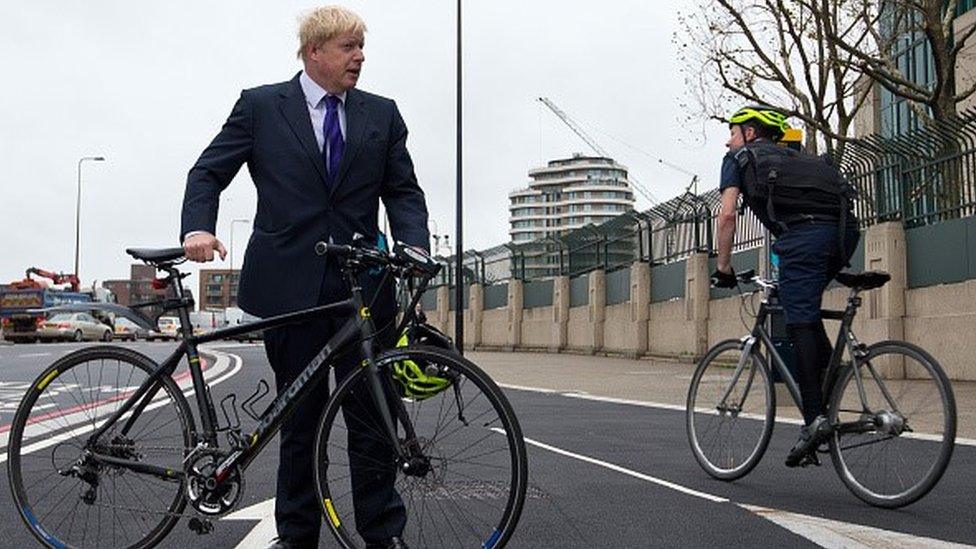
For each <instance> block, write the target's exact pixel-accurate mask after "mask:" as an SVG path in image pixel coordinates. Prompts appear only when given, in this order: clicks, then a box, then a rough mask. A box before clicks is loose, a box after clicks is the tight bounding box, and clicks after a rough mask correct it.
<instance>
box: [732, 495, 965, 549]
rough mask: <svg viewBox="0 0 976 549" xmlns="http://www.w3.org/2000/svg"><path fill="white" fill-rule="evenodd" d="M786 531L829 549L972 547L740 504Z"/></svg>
mask: <svg viewBox="0 0 976 549" xmlns="http://www.w3.org/2000/svg"><path fill="white" fill-rule="evenodd" d="M739 506H740V507H742V508H743V509H747V510H749V511H752V512H753V513H755V514H756V515H759V516H760V517H763V518H764V519H766V520H769V521H770V522H773V523H775V524H777V525H779V526H782V527H783V528H786V529H787V530H789V531H791V532H793V533H794V534H797V535H799V536H803V537H805V538H807V539H808V540H810V541H812V542H813V543H816V544H817V545H820V546H822V547H826V548H828V549H835V548H837V549H842V548H843V549H848V548H852V549H859V548H862V547H884V548H887V549H902V548H904V549H910V548H911V549H914V548H915V547H946V548H949V547H972V546H971V545H963V544H961V543H950V542H947V541H942V540H939V539H933V538H923V537H919V536H912V535H910V534H903V533H901V532H892V531H890V530H882V529H881V528H874V527H871V526H862V525H860V524H850V523H847V522H840V521H836V520H830V519H825V518H820V517H811V516H809V515H801V514H798V513H790V512H788V511H780V510H778V509H768V508H766V507H758V506H755V505H746V504H744V503H740V504H739Z"/></svg>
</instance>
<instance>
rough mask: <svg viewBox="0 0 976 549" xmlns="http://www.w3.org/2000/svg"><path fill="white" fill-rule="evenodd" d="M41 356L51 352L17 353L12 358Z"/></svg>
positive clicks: (48, 354)
mask: <svg viewBox="0 0 976 549" xmlns="http://www.w3.org/2000/svg"><path fill="white" fill-rule="evenodd" d="M41 356H51V353H27V354H24V355H17V356H16V357H14V358H37V357H41Z"/></svg>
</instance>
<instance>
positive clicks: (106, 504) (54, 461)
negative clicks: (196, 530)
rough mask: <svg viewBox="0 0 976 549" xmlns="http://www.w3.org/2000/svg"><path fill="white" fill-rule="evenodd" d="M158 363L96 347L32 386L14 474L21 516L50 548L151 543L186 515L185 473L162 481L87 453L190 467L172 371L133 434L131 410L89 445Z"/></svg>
mask: <svg viewBox="0 0 976 549" xmlns="http://www.w3.org/2000/svg"><path fill="white" fill-rule="evenodd" d="M156 367H157V366H156V364H155V362H153V361H152V360H151V359H150V358H148V357H146V356H145V355H142V354H140V353H137V352H134V351H132V350H130V349H123V348H119V347H106V346H99V347H90V348H87V349H82V350H80V351H77V352H74V353H71V354H69V355H67V356H65V357H63V358H61V359H60V360H58V361H57V362H55V363H54V364H52V365H51V366H50V367H48V368H47V369H46V370H44V372H43V373H42V374H41V375H40V376H39V377H38V378H37V379H36V380H35V381H34V382H33V383H32V384H31V387H30V388H29V389H28V391H27V394H26V395H25V396H24V399H23V400H22V401H21V403H20V407H19V408H18V410H17V414H16V415H15V416H14V420H13V423H12V424H11V427H10V442H9V446H8V450H7V457H8V459H9V461H8V463H7V474H8V479H9V481H10V489H11V492H12V494H13V497H14V502H15V503H16V505H17V510H18V511H19V512H20V515H21V518H23V520H24V522H25V523H26V524H27V527H28V528H29V529H30V531H31V533H32V534H33V535H34V537H36V538H37V539H38V541H40V542H41V543H42V544H44V545H45V546H48V547H65V546H68V547H97V548H102V547H150V546H152V545H155V544H156V543H158V542H159V541H160V540H161V539H163V537H165V536H166V534H167V533H168V532H169V530H170V529H171V528H172V527H173V525H174V524H175V523H176V522H177V520H179V517H180V514H181V513H182V511H183V508H184V506H185V505H186V500H185V499H184V497H183V494H184V490H183V482H182V481H180V480H179V477H178V476H174V477H173V479H171V480H162V479H160V478H158V477H155V476H151V475H148V474H142V473H137V472H135V471H133V470H131V469H128V468H123V467H120V466H114V465H109V464H106V463H105V462H102V461H99V460H96V459H93V458H92V457H91V456H90V455H89V454H88V452H89V451H95V452H97V453H99V454H102V455H109V456H112V457H114V458H118V459H124V460H130V461H138V462H142V463H149V464H152V465H156V466H160V467H166V468H170V469H171V470H173V471H182V470H183V465H182V460H183V456H184V455H185V451H186V449H187V448H188V447H189V446H190V445H191V433H192V432H193V418H192V415H191V413H190V409H189V407H188V405H187V403H186V400H185V399H184V398H183V394H182V393H181V392H180V390H179V387H178V386H177V385H176V383H174V381H173V379H172V378H169V377H164V378H163V380H162V390H160V391H158V392H157V394H156V396H155V397H154V398H153V400H152V401H151V402H150V403H149V404H148V405H147V406H146V407H145V409H144V410H143V411H142V413H141V414H140V415H139V416H138V417H137V418H136V420H135V422H134V423H133V425H132V428H131V429H130V430H129V431H128V433H126V434H123V433H122V432H121V430H122V426H123V425H124V423H125V419H127V418H128V417H129V415H128V414H127V415H126V416H123V419H122V420H120V421H119V422H118V423H117V424H116V425H114V426H112V427H111V428H110V429H109V430H107V431H106V432H105V434H104V435H103V436H102V437H101V438H100V439H99V440H98V441H94V442H90V441H89V437H90V436H91V434H92V432H93V431H95V429H96V428H97V427H99V426H100V425H101V424H102V423H103V422H104V421H105V420H106V419H108V418H109V417H110V416H111V415H112V414H113V413H114V412H115V411H116V410H118V409H119V408H120V407H121V406H122V404H124V403H125V401H126V400H127V399H128V398H129V396H130V395H132V394H133V393H134V392H135V390H136V389H137V388H138V387H139V385H140V384H141V383H142V382H143V381H144V380H145V379H146V378H147V377H148V376H149V374H150V373H151V372H153V371H154V370H155V368H156Z"/></svg>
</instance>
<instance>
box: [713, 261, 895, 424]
mask: <svg viewBox="0 0 976 549" xmlns="http://www.w3.org/2000/svg"><path fill="white" fill-rule="evenodd" d="M756 282H757V284H758V285H759V286H760V287H761V288H762V292H763V293H762V300H761V301H760V306H759V311H758V312H757V314H756V321H755V324H754V325H753V327H752V331H751V332H750V334H749V335H747V336H745V337H743V338H742V343H743V349H742V356H741V357H740V358H739V362H738V364H737V365H736V369H735V372H734V373H733V374H732V379H731V382H730V383H729V386H728V388H727V389H726V390H725V393H724V394H723V395H722V399H721V400H720V401H719V409H721V410H726V409H728V408H729V405H728V403H727V400H728V399H729V397H730V396H731V393H732V389H733V388H734V387H735V386H736V384H737V383H738V381H739V378H740V377H741V376H742V372H743V370H744V369H745V367H746V363H747V362H748V360H749V357H750V356H752V353H753V352H754V350H755V351H759V350H760V349H754V348H755V347H756V345H760V346H765V347H766V351H767V356H768V357H769V358H770V359H771V360H768V361H766V364H765V367H766V368H767V370H768V369H770V368H775V370H776V372H778V373H779V375H780V377H781V378H782V380H783V382H784V384H785V385H786V388H787V390H788V391H789V393H790V397H791V398H792V399H793V403H794V404H795V405H796V407H797V408H798V409H800V410H802V409H803V406H802V397H801V396H800V388H799V385H798V384H797V382H796V379H795V378H794V377H793V375H792V374H791V373H790V370H789V368H787V366H786V363H785V362H784V361H783V357H782V356H780V354H779V352H777V351H776V347H775V346H774V345H773V341H772V338H771V337H770V335H769V331H768V330H767V329H766V324H767V320H768V319H769V315H770V313H772V312H776V311H782V309H783V308H782V306H781V305H778V304H777V305H774V304H772V303H771V298H772V297H773V296H774V295H775V292H776V286H775V284H771V283H767V282H765V281H762V280H757V281H756ZM858 293H859V292H858V290H856V289H854V290H851V293H850V296H849V297H848V299H847V307H846V308H845V309H844V310H843V311H835V310H827V309H824V310H822V311H821V316H822V317H823V318H824V319H825V320H840V321H841V322H840V328H839V331H838V334H837V340H836V343H835V344H834V347H833V350H832V352H831V355H830V362H829V363H828V366H827V371H826V372H825V374H824V377H823V382H822V384H823V385H822V389H823V396H824V400H825V401H826V400H827V399H828V398H829V395H830V393H831V389H832V388H833V385H834V382H835V381H836V379H837V374H838V372H839V370H840V367H841V365H842V361H843V356H844V349H845V348H846V349H847V350H848V351H849V353H850V355H851V361H852V365H853V367H854V368H855V369H856V370H857V372H856V373H855V375H854V379H855V383H856V384H857V389H858V396H859V397H860V399H861V405H862V407H863V410H864V411H865V412H868V413H870V412H871V410H870V408H869V406H868V402H867V397H866V395H865V391H864V384H863V381H862V380H861V375H860V369H861V366H862V363H861V359H862V358H863V357H864V355H865V348H866V347H865V346H864V345H863V344H861V343H860V342H859V341H858V340H857V338H856V337H855V336H854V333H853V332H852V331H851V324H852V323H853V322H854V316H855V314H856V313H857V308H858V307H860V305H861V298H860V297H859V295H858ZM866 367H867V369H868V371H869V373H870V374H871V376H872V377H873V378H874V379H875V380H876V381H877V383H878V385H879V386H880V387H881V391H882V394H883V395H884V397H885V399H886V400H887V401H888V403H889V405H891V406H892V409H893V410H894V411H898V408H897V405H896V404H895V402H894V399H892V398H891V395H890V394H889V393H888V390H887V388H886V387H885V385H884V383H882V381H881V379H880V378H879V376H878V375H877V372H876V371H875V370H874V367H872V366H871V365H870V364H866ZM752 376H754V372H753V371H752V370H750V378H749V380H748V381H747V383H746V387H745V389H744V390H743V396H742V402H739V403H738V404H737V405H736V408H737V409H741V408H742V405H743V403H744V401H745V398H746V395H748V394H749V389H750V387H751V385H752V380H753V377H752ZM860 423H861V422H855V424H857V425H846V424H845V425H843V426H840V428H842V429H845V430H847V429H852V428H853V429H860V428H861V427H860ZM872 426H873V422H872Z"/></svg>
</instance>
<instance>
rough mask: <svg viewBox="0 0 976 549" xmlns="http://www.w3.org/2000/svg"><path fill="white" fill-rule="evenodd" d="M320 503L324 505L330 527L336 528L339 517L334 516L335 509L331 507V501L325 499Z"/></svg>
mask: <svg viewBox="0 0 976 549" xmlns="http://www.w3.org/2000/svg"><path fill="white" fill-rule="evenodd" d="M322 502H323V503H325V511H326V512H327V513H328V514H329V520H331V521H332V526H335V527H336V528H338V527H339V524H340V522H339V515H337V514H336V512H335V507H333V506H332V500H331V499H329V498H325V499H323V500H322Z"/></svg>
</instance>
